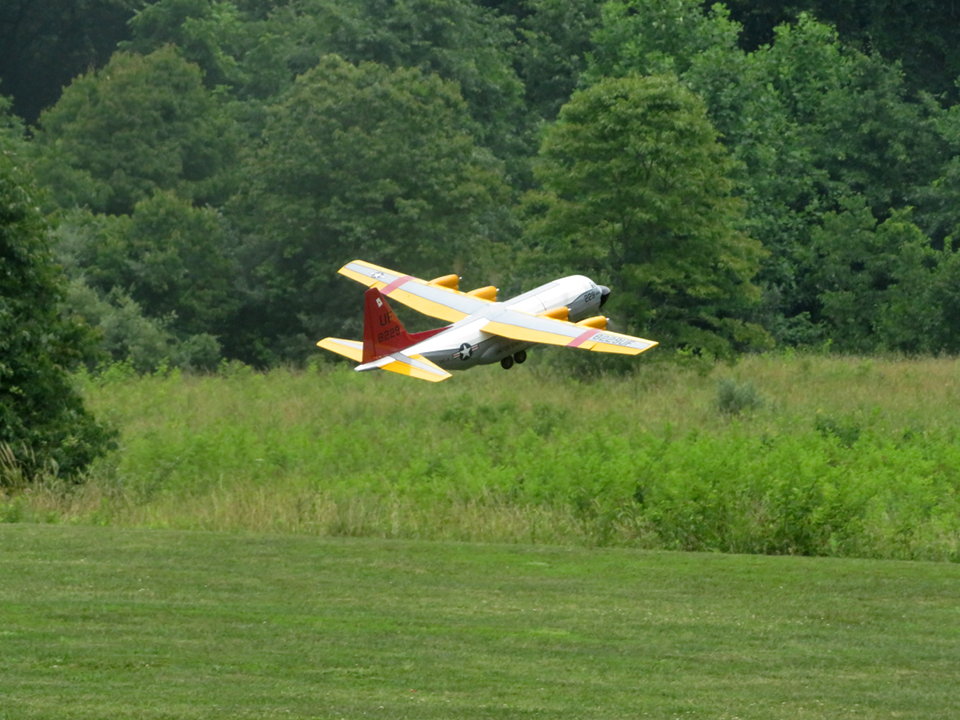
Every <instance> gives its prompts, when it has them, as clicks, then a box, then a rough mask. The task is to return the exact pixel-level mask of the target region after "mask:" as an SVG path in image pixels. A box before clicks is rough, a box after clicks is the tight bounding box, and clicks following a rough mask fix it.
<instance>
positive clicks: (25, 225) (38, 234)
mask: <svg viewBox="0 0 960 720" xmlns="http://www.w3.org/2000/svg"><path fill="white" fill-rule="evenodd" d="M36 206H37V197H36V191H35V190H34V189H33V188H32V187H31V186H30V184H29V182H28V181H27V180H26V179H25V177H24V175H23V172H22V171H21V170H20V169H19V168H18V167H17V165H16V164H15V160H14V159H13V158H12V157H11V156H10V155H8V154H5V153H0V448H2V449H3V452H4V454H5V456H6V457H5V459H4V462H3V464H2V465H0V484H5V483H8V482H13V480H14V478H15V477H16V476H24V477H26V478H35V477H38V476H40V475H42V474H50V473H53V474H57V473H59V474H61V475H63V476H65V477H73V478H76V477H78V474H79V473H80V472H81V471H82V470H83V469H84V468H85V467H86V466H87V465H89V463H90V462H91V461H93V460H94V459H95V458H96V457H98V456H100V455H102V454H103V453H104V452H106V451H107V450H108V449H109V448H110V447H111V443H112V435H111V433H110V432H109V431H108V430H107V429H106V428H105V427H104V426H102V425H100V424H99V423H97V422H96V420H94V418H93V417H92V416H91V415H90V414H89V412H87V410H86V409H85V408H84V406H83V402H82V399H81V398H80V395H79V394H78V393H77V391H76V390H75V388H74V387H73V386H72V384H71V382H70V378H69V376H68V374H67V373H68V372H69V371H70V369H71V368H74V367H75V366H76V365H77V364H78V363H79V362H80V361H81V360H82V359H83V357H84V355H85V353H86V352H87V351H88V348H89V347H90V344H91V338H90V336H89V331H88V330H87V329H86V328H85V326H83V325H81V324H80V323H78V322H77V321H76V320H74V319H72V318H68V317H64V316H63V315H62V314H61V312H60V304H59V303H60V299H61V297H62V293H63V283H64V280H63V277H62V276H61V275H60V273H59V272H58V270H57V268H56V266H55V265H54V264H53V260H52V255H51V252H50V248H49V240H48V237H47V229H46V227H45V225H44V222H43V219H42V216H41V215H40V213H39V211H38V210H37V207H36ZM14 465H15V466H14Z"/></svg>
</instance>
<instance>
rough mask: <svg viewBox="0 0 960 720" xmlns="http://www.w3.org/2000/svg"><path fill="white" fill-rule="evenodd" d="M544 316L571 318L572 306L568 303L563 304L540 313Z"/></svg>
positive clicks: (558, 318) (560, 318) (561, 318)
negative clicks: (568, 305)
mask: <svg viewBox="0 0 960 720" xmlns="http://www.w3.org/2000/svg"><path fill="white" fill-rule="evenodd" d="M540 315H541V316H542V317H548V318H553V319H554V320H569V319H570V308H568V307H567V306H566V305H562V306H560V307H558V308H554V309H553V310H547V311H546V312H545V313H540Z"/></svg>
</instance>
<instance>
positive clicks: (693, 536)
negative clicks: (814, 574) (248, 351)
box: [0, 355, 960, 561]
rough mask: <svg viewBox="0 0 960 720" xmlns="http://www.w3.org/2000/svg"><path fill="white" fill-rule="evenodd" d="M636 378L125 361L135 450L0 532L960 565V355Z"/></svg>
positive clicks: (122, 385) (750, 362) (108, 380)
mask: <svg viewBox="0 0 960 720" xmlns="http://www.w3.org/2000/svg"><path fill="white" fill-rule="evenodd" d="M531 365H533V367H531ZM638 368H639V371H638V372H637V373H636V374H632V375H626V376H607V377H599V378H595V379H593V380H577V379H575V378H574V377H571V376H570V375H569V374H566V373H564V372H561V371H559V370H557V369H555V368H550V367H546V366H544V365H542V364H541V365H539V366H538V365H537V358H534V360H532V361H531V362H530V363H528V364H527V365H525V366H523V367H522V368H518V369H515V370H511V371H510V372H509V373H505V372H503V371H502V370H500V369H499V368H480V369H477V370H474V371H472V372H469V373H465V374H458V375H456V376H455V377H454V378H453V379H451V380H450V381H448V382H446V383H441V384H440V385H430V384H427V383H420V382H413V381H410V380H408V379H407V378H402V377H397V376H393V375H390V374H386V373H384V374H379V375H378V374H370V373H366V374H358V373H353V372H351V371H350V370H349V368H348V367H347V366H346V365H345V364H338V365H330V366H321V367H319V368H316V369H311V370H307V371H291V370H285V369H280V370H274V371H271V372H269V373H256V372H253V371H251V370H249V369H248V368H243V367H228V368H226V369H225V370H224V372H222V373H220V374H217V375H208V376H188V375H180V374H179V373H176V372H175V373H171V374H158V375H152V376H146V377H137V376H131V375H129V374H125V373H123V372H116V371H111V372H108V373H107V374H106V375H104V376H101V377H97V378H91V377H88V378H84V379H83V383H82V384H83V387H84V393H85V394H86V396H87V398H88V403H89V404H90V406H91V407H92V408H93V409H94V410H95V411H96V412H97V414H98V415H99V416H100V417H103V418H105V419H107V420H108V421H110V422H112V423H113V424H114V425H115V426H117V427H118V428H119V429H120V430H121V438H120V448H119V450H118V451H117V452H116V453H114V454H113V455H111V456H110V457H108V458H106V459H105V460H104V461H103V462H101V463H99V464H98V465H97V466H96V467H95V468H94V469H93V471H92V473H91V475H90V477H89V478H88V479H87V482H86V483H85V484H84V485H83V486H82V487H81V488H79V489H70V488H65V487H64V486H63V485H62V484H60V483H57V482H51V483H47V484H41V485H39V486H34V487H29V488H25V489H17V488H14V489H13V490H12V491H8V492H6V493H5V494H4V493H3V492H0V522H4V521H6V522H22V521H39V522H57V523H85V524H107V525H114V526H124V527H161V528H177V529H202V530H226V531H255V532H278V533H305V534H314V535H320V536H364V537H385V538H387V537H392V538H407V539H434V540H461V541H483V542H521V543H530V542H534V543H552V544H577V545H586V546H598V545H599V546H608V545H618V546H628V547H635V548H648V549H653V548H659V549H671V550H695V551H703V550H708V551H723V552H737V553H770V554H803V555H832V556H847V557H877V558H890V559H895V558H896V559H923V560H951V561H958V560H960V363H958V362H957V361H956V360H953V359H928V360H897V359H886V360H882V359H872V360H871V359H858V358H830V357H820V356H789V355H786V356H784V355H772V356H759V357H748V358H744V359H743V360H742V361H741V362H740V363H738V364H737V365H735V366H726V365H718V366H716V367H712V368H706V369H703V368H701V369H702V370H703V371H700V372H698V371H695V370H690V369H687V370H684V369H682V368H677V367H672V366H664V365H657V364H645V365H644V364H640V365H638Z"/></svg>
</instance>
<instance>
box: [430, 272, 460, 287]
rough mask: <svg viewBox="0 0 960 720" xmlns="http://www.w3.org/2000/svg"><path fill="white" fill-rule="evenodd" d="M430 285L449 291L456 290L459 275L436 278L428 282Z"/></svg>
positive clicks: (458, 284) (458, 283)
mask: <svg viewBox="0 0 960 720" xmlns="http://www.w3.org/2000/svg"><path fill="white" fill-rule="evenodd" d="M430 284H431V285H439V286H440V287H445V288H450V289H451V290H456V289H457V288H459V287H460V276H459V275H456V274H454V275H441V276H440V277H438V278H434V279H433V280H431V281H430Z"/></svg>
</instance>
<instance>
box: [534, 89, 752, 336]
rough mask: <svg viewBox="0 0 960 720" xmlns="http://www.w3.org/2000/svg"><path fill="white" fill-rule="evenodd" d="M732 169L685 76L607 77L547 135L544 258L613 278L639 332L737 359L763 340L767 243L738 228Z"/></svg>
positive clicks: (538, 218) (540, 257)
mask: <svg viewBox="0 0 960 720" xmlns="http://www.w3.org/2000/svg"><path fill="white" fill-rule="evenodd" d="M730 171H731V162H730V158H729V155H728V154H727V152H726V151H725V150H724V148H723V147H722V146H721V145H720V144H719V143H718V142H717V137H716V131H715V130H714V128H713V126H712V125H711V124H710V122H709V120H708V119H707V116H706V109H705V107H704V105H703V103H702V102H701V101H700V100H699V99H698V98H697V97H696V96H695V95H693V93H691V92H690V91H689V90H686V89H685V88H684V87H683V86H682V85H680V83H679V82H678V81H677V78H676V77H674V76H670V75H656V76H647V77H640V76H628V77H624V78H608V79H603V80H600V81H599V82H597V83H596V84H594V85H593V86H591V87H589V88H587V89H585V90H581V91H578V92H577V93H575V94H574V95H573V97H572V98H571V100H570V102H569V103H567V104H566V105H565V106H564V107H563V109H562V110H561V112H560V116H559V119H558V121H557V123H556V124H555V125H553V126H552V127H551V128H550V129H549V131H548V132H547V134H546V136H545V138H544V141H543V145H542V146H541V149H540V156H539V164H538V165H537V173H536V174H537V178H538V179H539V180H540V181H541V183H542V185H543V188H544V190H543V192H541V193H536V194H534V195H532V196H531V198H530V200H529V205H530V207H531V208H532V218H531V220H530V222H529V225H528V227H527V232H526V240H527V243H528V244H529V247H530V250H531V252H532V253H533V254H534V256H535V257H536V258H537V260H536V262H537V263H538V264H543V265H546V266H551V270H553V271H561V270H571V269H574V268H576V269H578V270H579V271H582V272H588V273H593V274H594V277H599V278H603V279H604V280H605V281H608V282H609V284H610V285H611V286H612V287H614V288H615V289H616V292H615V293H614V295H613V296H612V300H613V302H612V303H611V312H612V313H613V314H614V315H616V314H619V315H620V316H621V317H624V318H626V319H627V324H628V329H629V330H631V331H635V332H644V333H647V334H649V335H650V336H651V337H655V338H657V339H658V340H661V341H662V342H663V343H664V344H665V345H666V346H672V347H682V348H688V349H691V350H696V351H706V352H709V353H711V354H715V355H726V354H728V353H729V352H730V351H731V349H732V348H734V347H736V346H742V345H748V344H750V343H751V342H754V341H757V340H758V339H760V338H761V337H762V333H761V332H759V331H758V330H757V329H756V328H752V327H750V326H748V325H747V324H746V323H744V322H743V321H742V319H741V317H742V313H743V312H744V309H745V308H746V307H748V306H749V305H750V304H751V303H752V302H753V301H755V300H756V299H757V290H756V288H755V287H754V286H753V285H752V284H751V282H750V281H751V278H752V277H753V275H754V273H755V272H756V270H757V267H758V263H759V259H760V256H761V250H760V247H759V244H758V243H757V242H756V241H754V240H752V239H750V238H749V237H747V236H745V235H744V234H743V233H742V232H741V231H740V230H739V226H740V224H741V223H742V221H743V216H742V206H741V204H740V203H739V202H738V201H737V200H736V199H734V198H733V197H732V191H733V185H732V182H731V181H730V179H729V173H730Z"/></svg>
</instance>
